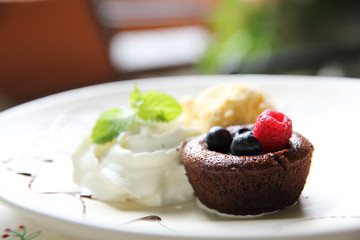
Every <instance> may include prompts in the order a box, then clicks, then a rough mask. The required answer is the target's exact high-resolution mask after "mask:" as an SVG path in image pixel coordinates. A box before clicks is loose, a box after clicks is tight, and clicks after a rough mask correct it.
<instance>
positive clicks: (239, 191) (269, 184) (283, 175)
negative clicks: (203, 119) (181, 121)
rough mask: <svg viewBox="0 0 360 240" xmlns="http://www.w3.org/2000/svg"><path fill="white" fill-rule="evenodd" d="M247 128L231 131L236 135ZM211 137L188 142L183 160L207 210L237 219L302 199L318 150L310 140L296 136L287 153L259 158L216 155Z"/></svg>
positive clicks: (271, 153) (198, 195)
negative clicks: (207, 140)
mask: <svg viewBox="0 0 360 240" xmlns="http://www.w3.org/2000/svg"><path fill="white" fill-rule="evenodd" d="M243 127H245V126H231V127H229V128H228V130H229V131H230V132H231V133H233V134H234V133H235V132H237V131H238V130H239V129H240V128H243ZM246 127H248V126H246ZM205 137H206V135H205V134H204V135H201V136H199V137H196V138H194V139H191V140H189V141H187V142H185V143H184V145H183V148H182V151H181V161H182V163H183V164H184V166H185V170H186V173H187V176H188V179H189V182H190V184H191V185H192V187H193V189H194V191H195V194H196V195H197V197H198V199H199V200H200V202H201V203H202V204H204V205H205V206H206V207H208V208H210V209H215V210H217V211H219V212H221V213H227V214H233V215H249V214H250V215H256V214H261V213H264V212H272V211H276V210H278V209H281V208H284V207H287V206H291V205H293V204H294V203H295V202H296V201H297V200H298V198H299V196H300V194H301V192H302V190H303V188H304V185H305V183H306V178H307V176H308V174H309V170H310V165H311V157H312V153H313V150H314V147H313V145H312V144H311V143H310V142H309V141H308V140H307V139H306V138H305V137H303V136H302V135H300V134H299V133H296V132H293V134H292V137H291V139H290V141H289V144H288V146H287V147H286V148H285V149H283V150H281V151H277V152H270V153H266V154H262V155H256V156H233V155H229V154H223V153H219V152H214V151H210V150H209V149H208V148H207V146H206V141H205Z"/></svg>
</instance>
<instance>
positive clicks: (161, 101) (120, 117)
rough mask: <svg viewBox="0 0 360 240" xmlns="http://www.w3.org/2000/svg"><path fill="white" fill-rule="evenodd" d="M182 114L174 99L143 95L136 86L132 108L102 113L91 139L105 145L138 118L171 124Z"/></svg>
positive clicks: (160, 94) (155, 93)
mask: <svg viewBox="0 0 360 240" xmlns="http://www.w3.org/2000/svg"><path fill="white" fill-rule="evenodd" d="M181 113H182V108H181V105H180V104H179V103H178V102H177V101H176V99H174V98H173V97H171V96H169V95H167V94H165V93H162V92H157V91H152V90H150V91H147V92H145V93H143V94H142V93H141V92H140V91H139V89H138V87H137V85H136V84H135V86H134V90H133V92H132V93H131V95H130V108H124V109H117V108H115V109H111V110H108V111H106V112H103V113H101V114H100V116H99V118H98V120H97V121H96V124H95V126H94V128H93V131H92V135H91V139H92V141H93V143H97V144H105V143H107V142H110V141H112V140H113V139H114V138H116V137H117V136H118V135H119V134H120V133H121V132H124V131H126V130H127V129H128V128H129V127H130V126H131V125H132V123H133V122H134V120H135V118H136V117H139V118H141V119H143V120H145V121H159V122H169V121H172V120H174V119H176V118H177V117H178V116H179V115H180V114H181Z"/></svg>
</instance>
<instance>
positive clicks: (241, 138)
mask: <svg viewBox="0 0 360 240" xmlns="http://www.w3.org/2000/svg"><path fill="white" fill-rule="evenodd" d="M230 153H231V154H232V155H236V156H251V155H258V154H260V153H261V143H260V141H259V139H257V138H256V137H255V136H254V135H253V134H252V132H251V131H250V130H249V131H245V132H244V133H239V134H238V135H237V136H236V137H234V139H233V141H232V143H231V146H230Z"/></svg>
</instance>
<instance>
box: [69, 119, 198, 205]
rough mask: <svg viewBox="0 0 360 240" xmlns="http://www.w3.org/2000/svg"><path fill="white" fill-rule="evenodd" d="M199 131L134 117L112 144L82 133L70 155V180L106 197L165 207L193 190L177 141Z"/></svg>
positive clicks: (181, 140) (175, 124) (191, 195)
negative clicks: (147, 121) (127, 127)
mask: <svg viewBox="0 0 360 240" xmlns="http://www.w3.org/2000/svg"><path fill="white" fill-rule="evenodd" d="M198 134H199V130H198V129H195V128H186V127H183V126H182V124H181V123H180V122H179V121H172V122H170V123H145V122H143V121H141V120H136V121H135V123H134V124H133V125H132V127H131V128H130V129H129V130H127V131H126V132H123V133H122V134H120V136H119V137H118V139H116V140H114V141H112V142H111V143H107V144H104V145H97V144H92V142H91V139H90V136H86V137H85V138H84V140H83V142H82V144H81V145H80V146H79V147H78V149H77V150H76V152H75V153H74V154H73V167H74V174H73V177H74V181H75V183H76V184H78V185H79V186H80V187H81V188H83V189H86V190H88V191H90V193H91V194H92V196H93V197H94V198H96V199H99V200H102V201H108V202H124V201H128V200H131V201H136V202H139V203H141V204H144V205H147V206H164V205H167V204H171V203H175V202H180V201H186V200H189V199H191V198H192V197H193V190H192V187H191V185H190V184H189V182H188V180H187V177H186V175H185V170H184V167H183V166H182V165H181V163H180V158H179V155H180V148H181V144H182V142H183V141H184V140H185V139H186V138H188V137H191V136H195V135H198Z"/></svg>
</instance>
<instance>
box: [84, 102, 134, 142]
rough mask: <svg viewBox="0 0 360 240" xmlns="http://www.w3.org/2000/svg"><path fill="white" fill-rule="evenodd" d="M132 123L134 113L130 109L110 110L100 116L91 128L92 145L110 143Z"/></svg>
mask: <svg viewBox="0 0 360 240" xmlns="http://www.w3.org/2000/svg"><path fill="white" fill-rule="evenodd" d="M133 121H134V112H133V111H131V110H130V109H117V108H116V109H111V110H108V111H106V112H103V113H101V114H100V117H99V119H98V120H97V121H96V124H95V126H94V128H93V131H92V135H91V139H92V141H93V143H97V144H104V143H107V142H110V141H112V140H113V139H114V138H116V137H117V136H118V135H119V134H120V133H121V132H123V131H125V130H126V129H128V128H129V127H130V125H131V124H132V123H133Z"/></svg>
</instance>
